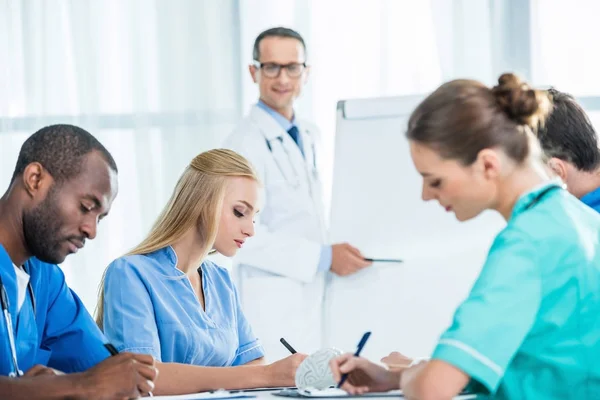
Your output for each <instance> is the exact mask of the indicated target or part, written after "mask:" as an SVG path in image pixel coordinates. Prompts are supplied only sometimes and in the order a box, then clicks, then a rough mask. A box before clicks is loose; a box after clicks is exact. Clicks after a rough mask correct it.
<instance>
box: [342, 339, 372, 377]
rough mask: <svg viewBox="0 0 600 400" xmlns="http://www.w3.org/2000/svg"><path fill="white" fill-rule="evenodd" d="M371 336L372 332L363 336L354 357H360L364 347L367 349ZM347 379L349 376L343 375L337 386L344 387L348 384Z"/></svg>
mask: <svg viewBox="0 0 600 400" xmlns="http://www.w3.org/2000/svg"><path fill="white" fill-rule="evenodd" d="M369 336H371V332H365V334H364V335H363V336H362V338H361V339H360V342H358V346H357V347H356V352H355V353H354V357H358V356H360V352H361V351H362V349H363V347H365V344H366V343H367V340H369ZM346 379H348V374H344V375H342V379H340V383H338V385H337V387H338V389H339V388H341V387H342V385H343V384H344V382H346Z"/></svg>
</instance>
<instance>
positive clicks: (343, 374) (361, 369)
mask: <svg viewBox="0 0 600 400" xmlns="http://www.w3.org/2000/svg"><path fill="white" fill-rule="evenodd" d="M370 336H371V332H366V333H365V334H364V335H363V336H362V338H361V339H360V342H359V343H358V346H357V347H356V352H355V353H354V354H350V353H348V354H344V355H341V356H339V357H336V358H334V359H333V360H331V361H330V363H329V367H330V368H331V372H332V374H333V377H334V378H335V380H337V381H338V382H339V383H338V388H341V389H344V390H345V391H346V392H348V393H350V394H352V395H357V394H358V395H360V394H364V393H367V392H387V391H389V390H395V389H399V388H400V376H401V374H400V373H399V372H396V371H389V370H387V369H386V368H384V367H382V366H380V365H377V364H375V363H372V362H371V361H369V360H367V359H365V358H360V357H359V356H360V352H361V351H362V349H363V347H365V344H366V343H367V340H369V337H370Z"/></svg>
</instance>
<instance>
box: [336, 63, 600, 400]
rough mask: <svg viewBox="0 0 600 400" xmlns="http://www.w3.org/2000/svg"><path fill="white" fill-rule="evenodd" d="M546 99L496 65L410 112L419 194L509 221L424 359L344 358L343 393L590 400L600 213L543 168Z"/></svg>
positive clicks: (340, 368)
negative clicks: (492, 79)
mask: <svg viewBox="0 0 600 400" xmlns="http://www.w3.org/2000/svg"><path fill="white" fill-rule="evenodd" d="M550 108H551V103H550V99H549V98H548V97H547V94H545V93H544V92H542V91H537V90H533V89H531V88H530V87H529V86H528V85H527V84H525V83H523V82H521V81H520V80H519V79H518V78H517V77H516V76H514V75H513V74H504V75H502V76H501V77H500V78H499V80H498V85H497V86H495V87H493V88H488V87H486V86H485V85H483V84H481V83H479V82H475V81H471V80H455V81H451V82H448V83H446V84H444V85H442V86H441V87H440V88H438V89H437V90H436V91H435V92H433V93H432V94H431V95H430V96H429V97H427V98H426V99H425V100H424V101H423V102H422V103H421V104H420V105H419V106H418V107H417V109H416V110H415V111H414V112H413V113H412V115H411V117H410V120H409V123H408V131H407V133H406V136H407V138H408V140H409V142H410V152H411V157H412V160H413V163H414V165H415V168H416V169H417V170H418V171H419V173H420V174H421V175H422V176H423V191H422V197H423V200H424V201H428V200H436V201H437V202H438V203H439V204H440V205H441V206H442V207H444V208H445V209H446V210H447V211H448V212H452V213H454V215H455V216H456V218H457V219H458V220H460V221H467V220H469V219H471V218H474V217H476V216H477V215H479V214H480V213H481V212H483V211H484V210H494V211H497V212H499V213H500V214H501V215H502V216H503V217H504V219H505V220H506V222H507V225H506V227H505V228H504V229H503V230H502V231H501V232H500V233H499V234H498V235H497V237H496V238H495V240H494V243H493V244H492V247H491V249H490V251H489V253H488V256H487V260H486V262H485V264H484V266H483V268H482V270H481V273H480V275H479V277H478V279H477V281H476V282H475V284H474V286H473V288H472V290H471V293H470V294H469V296H468V297H467V299H466V300H465V301H464V302H463V303H462V304H461V305H460V306H459V308H458V309H457V310H456V313H455V315H454V320H453V323H452V325H451V326H450V327H449V328H448V329H447V330H446V332H445V333H443V335H442V336H441V338H440V340H439V342H438V344H437V346H436V348H435V350H434V352H433V355H432V357H431V359H430V360H429V361H426V362H422V363H417V364H416V365H412V366H411V367H408V368H404V369H396V370H387V369H385V368H383V367H381V366H378V365H377V364H374V363H371V362H369V361H367V360H365V359H361V358H356V357H353V356H352V355H350V354H348V355H344V356H341V357H339V358H337V359H335V360H333V361H332V362H331V368H332V370H333V373H334V376H335V377H336V378H339V377H340V375H341V374H344V373H349V372H350V379H348V380H347V381H346V383H345V384H344V386H343V388H344V389H345V390H347V391H348V392H350V393H354V394H356V393H364V392H367V391H381V390H390V389H398V388H401V389H402V390H403V391H404V395H405V396H406V397H408V398H415V399H451V398H452V397H454V396H456V395H457V394H458V393H460V392H461V391H463V390H464V389H465V388H467V389H470V390H472V391H476V392H481V393H485V394H488V395H489V396H490V397H491V398H494V399H559V398H572V399H595V398H598V396H599V395H600V362H598V360H599V359H600V317H599V316H600V216H598V214H597V213H596V212H595V211H594V210H592V209H591V208H589V207H587V206H586V205H584V204H583V203H581V202H580V201H579V200H577V199H576V198H575V197H573V196H572V195H570V194H569V193H568V192H567V191H566V190H564V188H563V185H561V183H560V182H557V181H555V180H552V179H551V178H550V176H549V175H548V174H547V169H546V168H545V166H544V164H543V161H542V157H541V151H540V146H539V143H538V141H537V139H536V137H535V132H536V129H537V127H538V125H539V124H541V123H543V121H544V118H545V117H546V115H547V114H548V112H549V110H550ZM416 329H418V327H417V328H416ZM413 364H414V363H413Z"/></svg>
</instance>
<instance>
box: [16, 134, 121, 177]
mask: <svg viewBox="0 0 600 400" xmlns="http://www.w3.org/2000/svg"><path fill="white" fill-rule="evenodd" d="M94 150H96V151H99V152H100V154H102V156H103V157H104V159H105V160H106V162H107V163H108V165H109V166H110V168H111V169H112V170H113V171H115V172H118V169H117V164H116V163H115V160H114V159H113V157H112V155H111V154H110V152H109V151H108V150H106V148H105V147H104V146H103V145H102V143H100V142H99V141H98V139H96V138H95V137H94V136H93V135H92V134H91V133H89V132H88V131H86V130H84V129H82V128H79V127H77V126H74V125H66V124H61V125H50V126H47V127H45V128H42V129H40V130H39V131H37V132H36V133H34V134H33V135H31V136H30V137H29V138H28V139H27V140H26V141H25V143H23V146H22V147H21V151H20V152H19V158H18V159H17V165H16V167H15V171H14V173H13V176H12V179H11V184H12V183H13V182H14V181H15V179H17V177H18V176H19V175H21V174H22V173H23V171H25V168H26V167H27V166H28V165H29V164H31V163H32V162H39V163H40V164H41V165H42V166H43V167H44V168H45V169H46V170H47V171H48V172H49V173H50V175H52V178H54V180H55V181H56V182H57V183H62V182H65V181H67V180H69V179H71V178H74V177H76V176H77V175H79V173H80V172H81V166H82V162H81V161H82V159H83V157H84V156H86V155H87V154H89V153H90V152H92V151H94Z"/></svg>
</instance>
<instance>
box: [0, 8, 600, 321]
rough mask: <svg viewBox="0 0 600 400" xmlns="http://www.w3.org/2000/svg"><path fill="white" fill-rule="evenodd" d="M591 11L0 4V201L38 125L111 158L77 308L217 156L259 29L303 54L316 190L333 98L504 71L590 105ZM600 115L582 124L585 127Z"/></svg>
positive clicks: (330, 138)
mask: <svg viewBox="0 0 600 400" xmlns="http://www.w3.org/2000/svg"><path fill="white" fill-rule="evenodd" d="M598 7H599V6H598V5H597V2H596V1H595V0H575V1H571V0H569V1H567V0H553V1H546V0H531V1H527V0H526V1H522V0H499V1H481V0H429V1H420V0H419V1H418V0H326V1H325V0H324V1H321V0H102V1H93V0H21V1H18V0H0V154H1V157H0V190H4V188H6V186H7V185H8V181H9V179H10V176H11V174H12V170H13V168H14V164H15V161H16V157H17V154H18V151H19V148H20V146H21V144H22V142H23V141H24V140H25V138H26V137H27V136H28V135H30V134H31V133H33V132H34V131H36V130H37V129H39V128H40V127H42V126H44V125H47V124H50V123H57V122H66V123H74V124H77V125H80V126H82V127H83V128H86V129H88V130H89V131H90V132H92V133H93V134H95V135H96V136H97V137H98V138H99V139H100V140H101V141H102V142H103V143H104V144H105V145H106V146H107V147H108V148H109V150H110V151H111V152H112V153H113V155H114V156H115V158H116V160H117V163H118V165H119V169H120V174H119V184H120V191H119V195H118V197H117V200H116V201H115V203H114V206H113V210H112V211H111V215H110V216H109V218H107V219H106V220H105V221H103V222H102V224H101V227H100V229H99V235H98V238H97V239H96V240H94V241H92V242H89V243H88V245H87V246H86V249H85V250H84V251H82V252H81V253H80V254H77V255H75V256H71V257H69V258H68V259H67V261H66V262H65V263H64V264H63V268H64V270H65V272H66V274H67V279H68V281H69V283H70V284H71V285H72V286H73V288H74V289H75V290H76V291H77V292H78V293H79V294H80V295H81V296H82V298H83V299H84V302H85V304H86V306H87V307H88V308H89V309H90V310H92V309H93V307H94V306H95V303H96V288H97V284H98V281H99V279H100V276H101V274H102V272H103V270H104V268H105V267H106V265H107V264H108V263H109V262H110V261H111V260H112V259H114V258H115V257H118V256H120V255H121V254H122V253H123V252H125V251H127V250H128V249H129V248H131V247H132V246H134V245H135V244H136V243H137V242H139V240H140V239H141V238H142V237H143V235H144V234H145V233H146V232H147V230H148V228H149V227H150V225H151V223H152V222H153V220H154V218H155V217H156V215H157V214H158V212H159V211H160V208H161V207H162V206H163V205H164V204H165V202H166V200H167V198H168V196H169V195H170V192H171V190H172V188H173V186H174V184H175V180H176V179H177V177H178V176H179V174H180V173H181V171H182V170H183V168H184V167H185V165H186V164H187V163H188V162H189V161H190V159H191V158H192V157H193V156H194V155H196V154H197V153H199V152H201V151H203V150H206V149H209V148H212V147H216V146H218V145H219V144H220V143H221V142H222V140H223V138H224V137H225V136H226V134H227V133H228V132H230V130H231V129H232V128H233V126H234V124H235V123H236V122H237V121H238V120H239V119H240V117H241V116H242V114H244V113H246V112H247V111H248V109H249V107H250V105H251V104H252V103H254V102H255V101H256V99H257V96H258V93H257V90H256V87H255V85H254V84H253V83H252V81H251V79H250V77H249V74H248V70H247V66H248V64H249V63H250V62H251V61H252V45H253V42H254V39H255V37H256V35H257V34H258V33H259V32H260V31H262V30H264V29H266V28H269V27H272V26H278V25H283V26H288V27H291V28H294V29H297V30H298V31H299V32H300V33H301V34H302V35H303V36H304V37H305V39H306V41H307V47H308V62H309V64H311V65H312V68H313V69H312V74H311V77H310V81H309V84H308V86H307V87H306V89H305V92H304V95H303V97H302V98H301V99H300V100H299V102H298V107H297V111H298V113H299V114H302V115H303V116H305V117H307V118H311V119H313V120H314V121H315V122H316V123H317V124H318V125H319V126H320V128H321V129H322V131H323V134H324V139H325V149H324V150H325V155H326V167H327V170H326V171H325V176H324V177H325V184H326V188H330V187H331V185H330V183H331V169H332V165H333V148H334V138H335V109H336V103H337V101H338V100H341V99H348V98H357V97H372V96H397V95H408V94H417V93H424V92H427V91H430V90H432V89H433V88H435V87H436V86H437V85H439V84H440V83H441V82H443V81H445V80H448V79H452V78H456V77H469V78H475V79H479V80H482V81H484V82H486V83H488V84H492V83H493V82H494V80H495V78H496V77H497V76H498V74H500V73H501V72H504V71H505V70H516V71H517V72H520V73H521V74H522V75H524V76H525V77H526V78H528V79H532V80H533V82H534V84H541V85H548V84H553V85H556V86H557V87H558V88H559V89H561V90H565V91H571V92H573V93H574V94H576V95H586V96H595V95H597V94H598V93H599V92H600V86H599V84H598V82H600V80H599V79H597V71H598V68H599V67H600V56H599V55H600V51H599V50H598V46H597V45H596V41H597V40H596V39H597V37H598V35H599V34H600V32H599V28H598V27H599V26H600V25H598V24H597V23H595V20H594V17H595V16H597V15H598V13H599V12H600V10H599V9H598ZM598 104H600V102H599V103H598ZM599 109H600V106H599ZM599 115H600V112H594V111H592V117H593V118H594V120H595V121H600V116H599ZM329 198H330V193H328V194H327V198H326V200H327V202H329Z"/></svg>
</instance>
